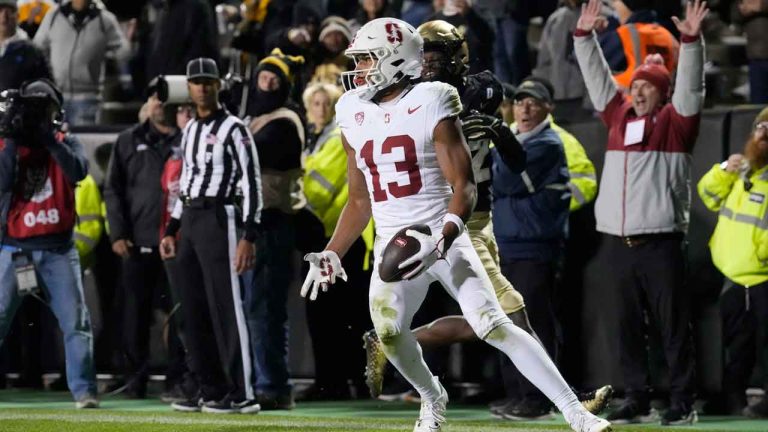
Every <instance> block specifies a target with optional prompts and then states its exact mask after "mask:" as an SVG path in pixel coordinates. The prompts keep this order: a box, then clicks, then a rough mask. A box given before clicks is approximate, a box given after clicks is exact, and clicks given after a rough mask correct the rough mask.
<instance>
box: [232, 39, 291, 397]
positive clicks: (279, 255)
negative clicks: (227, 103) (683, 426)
mask: <svg viewBox="0 0 768 432" xmlns="http://www.w3.org/2000/svg"><path fill="white" fill-rule="evenodd" d="M303 63H304V58H303V57H301V56H288V55H284V54H283V53H282V52H281V51H280V50H279V49H275V50H273V51H272V53H271V54H270V55H269V56H267V57H265V58H264V59H262V60H261V62H259V65H258V67H257V68H256V74H255V75H254V77H253V83H252V86H251V87H252V88H253V89H254V92H253V93H252V94H251V100H250V101H249V103H248V109H247V114H248V116H249V118H246V124H247V125H248V128H249V129H250V131H251V133H252V134H253V140H254V143H255V144H256V150H257V151H258V154H259V161H260V163H261V179H262V191H263V197H264V208H263V210H262V214H261V226H262V228H263V235H262V236H261V237H260V238H259V239H258V243H257V250H259V251H263V252H264V253H261V254H260V255H259V257H258V259H257V263H256V268H255V269H254V271H253V272H252V273H249V274H246V277H245V283H246V286H248V287H249V288H250V289H247V290H246V297H245V311H246V312H245V314H246V320H247V323H248V330H249V333H250V335H251V341H252V342H251V343H252V346H253V358H254V366H255V367H254V369H255V372H256V373H255V381H256V393H257V398H258V400H259V403H260V404H261V407H262V409H265V410H269V409H291V408H293V406H294V402H293V397H292V395H291V393H292V388H291V385H290V384H289V383H288V378H289V373H288V312H287V301H288V286H289V283H290V281H291V275H292V274H293V273H294V266H295V265H296V264H297V263H295V262H294V260H293V249H294V244H295V232H294V215H295V214H296V212H297V211H298V210H299V209H301V208H302V207H303V206H304V194H303V193H302V191H301V176H302V171H301V152H302V150H303V148H304V129H305V126H304V121H303V120H302V118H301V116H300V115H299V114H298V111H297V108H295V107H294V106H293V104H292V102H290V101H289V98H288V95H289V93H290V91H291V86H292V84H293V80H294V77H295V75H296V74H297V72H298V68H299V66H300V65H301V64H303Z"/></svg>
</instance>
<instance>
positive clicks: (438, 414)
mask: <svg viewBox="0 0 768 432" xmlns="http://www.w3.org/2000/svg"><path fill="white" fill-rule="evenodd" d="M435 381H437V378H435ZM437 385H438V386H440V396H438V398H437V400H436V401H434V402H428V401H426V400H422V402H421V411H419V419H418V420H416V425H415V426H414V427H413V432H440V431H441V430H442V427H441V425H442V424H443V423H444V422H445V405H446V404H447V403H448V392H446V391H445V388H443V386H442V384H440V382H437Z"/></svg>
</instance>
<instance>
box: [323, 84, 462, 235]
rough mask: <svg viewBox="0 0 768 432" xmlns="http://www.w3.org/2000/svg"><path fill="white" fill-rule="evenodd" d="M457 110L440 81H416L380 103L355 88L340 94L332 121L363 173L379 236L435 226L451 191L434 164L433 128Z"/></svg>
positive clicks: (456, 98)
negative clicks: (411, 226) (347, 143)
mask: <svg viewBox="0 0 768 432" xmlns="http://www.w3.org/2000/svg"><path fill="white" fill-rule="evenodd" d="M460 112H461V101H460V99H459V94H458V92H457V91H456V89H455V88H454V87H453V86H450V85H448V84H445V83H441V82H425V83H419V84H416V85H415V86H413V87H412V88H411V89H410V90H409V91H407V92H406V93H405V94H403V95H400V96H398V98H396V99H394V100H392V101H388V102H384V103H381V104H376V103H373V102H370V101H365V100H362V99H360V98H359V97H358V96H357V95H356V92H355V91H354V90H353V91H349V92H347V93H345V94H344V95H343V96H342V97H341V98H340V99H339V101H338V103H337V104H336V121H337V123H338V124H339V127H340V128H341V132H342V133H343V134H344V136H345V137H346V139H347V141H348V142H349V144H350V145H351V146H352V148H353V149H354V150H355V161H356V163H357V167H358V168H359V169H360V170H361V171H362V172H363V174H365V180H366V183H367V184H368V192H369V194H370V198H371V207H372V210H373V220H374V222H375V224H376V230H377V232H378V234H379V235H380V236H382V237H384V238H389V237H391V236H392V235H394V234H395V233H396V232H397V231H399V230H400V229H402V228H404V227H406V226H408V225H413V224H422V223H423V224H428V225H429V226H430V227H431V228H432V230H433V232H434V230H435V229H440V227H439V226H438V223H439V222H440V220H441V219H442V217H443V216H444V215H445V213H446V211H447V209H448V201H450V199H451V195H452V194H453V190H452V189H451V185H450V184H449V183H448V181H447V180H446V179H445V177H444V176H443V172H442V171H441V169H440V165H439V164H438V161H437V153H436V152H435V146H434V138H433V132H434V130H435V126H437V124H438V122H440V120H442V119H444V118H447V117H452V116H458V115H459V113H460Z"/></svg>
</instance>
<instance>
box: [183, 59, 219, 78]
mask: <svg viewBox="0 0 768 432" xmlns="http://www.w3.org/2000/svg"><path fill="white" fill-rule="evenodd" d="M195 78H210V79H215V80H217V79H219V67H218V66H216V62H215V61H214V60H213V59H211V58H208V57H198V58H196V59H193V60H190V61H189V63H187V81H190V80H193V79H195Z"/></svg>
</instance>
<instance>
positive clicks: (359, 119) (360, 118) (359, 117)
mask: <svg viewBox="0 0 768 432" xmlns="http://www.w3.org/2000/svg"><path fill="white" fill-rule="evenodd" d="M364 120H365V113H364V112H362V111H360V112H359V113H357V114H355V121H356V122H357V125H358V126H360V125H362V124H363V121H364Z"/></svg>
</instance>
